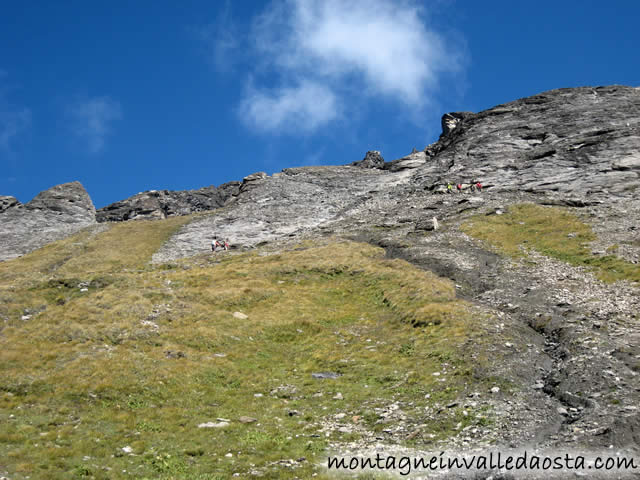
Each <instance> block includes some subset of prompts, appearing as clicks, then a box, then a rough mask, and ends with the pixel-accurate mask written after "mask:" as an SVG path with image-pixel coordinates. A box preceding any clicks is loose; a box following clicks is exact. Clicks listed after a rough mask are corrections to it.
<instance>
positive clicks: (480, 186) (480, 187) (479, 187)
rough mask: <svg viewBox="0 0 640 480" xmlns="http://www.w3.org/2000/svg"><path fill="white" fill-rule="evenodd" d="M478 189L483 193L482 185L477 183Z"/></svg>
mask: <svg viewBox="0 0 640 480" xmlns="http://www.w3.org/2000/svg"><path fill="white" fill-rule="evenodd" d="M476 189H477V190H478V191H479V192H481V191H482V184H481V183H480V182H478V183H476Z"/></svg>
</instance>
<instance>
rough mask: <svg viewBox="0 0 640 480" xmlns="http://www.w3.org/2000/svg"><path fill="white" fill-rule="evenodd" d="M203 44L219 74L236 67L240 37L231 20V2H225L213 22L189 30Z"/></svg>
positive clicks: (240, 43) (238, 57)
mask: <svg viewBox="0 0 640 480" xmlns="http://www.w3.org/2000/svg"><path fill="white" fill-rule="evenodd" d="M191 30H192V32H193V33H195V36H196V37H198V38H199V39H200V41H202V42H203V43H204V46H205V49H206V55H207V58H208V60H209V61H210V62H211V64H212V65H213V67H214V68H215V69H216V70H217V71H219V72H224V73H227V72H230V71H231V70H233V69H234V67H235V66H236V65H237V63H238V61H239V59H240V58H241V55H238V51H239V50H240V49H241V45H242V35H241V34H240V31H239V29H238V27H237V26H236V23H235V21H234V20H233V15H232V10H231V1H230V0H226V1H225V3H224V7H222V9H221V10H220V12H219V14H218V16H217V17H216V18H215V20H214V21H213V22H212V23H210V24H208V25H206V26H203V27H196V28H193V29H191Z"/></svg>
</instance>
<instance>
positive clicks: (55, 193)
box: [25, 182, 96, 222]
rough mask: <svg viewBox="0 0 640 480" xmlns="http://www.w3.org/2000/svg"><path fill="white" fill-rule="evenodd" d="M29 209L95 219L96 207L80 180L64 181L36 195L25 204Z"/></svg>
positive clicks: (77, 218)
mask: <svg viewBox="0 0 640 480" xmlns="http://www.w3.org/2000/svg"><path fill="white" fill-rule="evenodd" d="M25 206H26V207H27V209H28V210H40V211H43V212H46V211H51V212H57V213H59V214H62V215H67V216H69V217H73V218H74V219H75V220H80V219H84V220H86V221H89V222H93V221H94V220H95V214H96V209H95V207H94V206H93V202H92V201H91V198H90V197H89V194H88V193H87V191H86V190H85V189H84V187H83V186H82V184H81V183H80V182H70V183H63V184H61V185H56V186H55V187H51V188H50V189H49V190H45V191H43V192H40V193H39V194H38V195H36V196H35V197H34V198H33V200H31V201H30V202H29V203H27V204H26V205H25Z"/></svg>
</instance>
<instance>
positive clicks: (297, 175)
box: [154, 166, 398, 262]
mask: <svg viewBox="0 0 640 480" xmlns="http://www.w3.org/2000/svg"><path fill="white" fill-rule="evenodd" d="M397 178H398V177H397V175H392V174H389V173H387V172H384V171H381V170H377V169H360V168H356V167H350V166H344V167H301V168H287V169H285V170H283V171H282V173H281V174H280V175H278V176H273V177H266V175H265V176H262V175H258V176H257V177H255V178H253V179H250V181H249V182H247V183H248V184H250V185H251V187H250V188H249V189H246V188H241V193H240V195H238V197H237V198H236V199H235V200H234V201H232V202H230V203H228V204H227V205H226V206H225V207H224V208H223V209H221V210H220V211H219V213H216V214H215V215H211V216H209V217H204V218H202V219H198V220H196V221H194V222H191V223H189V224H188V225H185V226H184V227H183V228H182V229H181V230H180V231H179V232H178V233H177V234H176V235H175V236H174V237H173V238H172V239H171V240H170V241H169V242H168V243H167V244H166V245H165V246H164V247H163V248H162V249H161V250H160V251H159V252H157V253H156V255H154V261H157V262H161V261H166V260H170V259H173V258H179V257H184V256H190V255H195V254H197V253H202V252H205V251H208V249H209V248H210V247H209V242H210V241H211V238H212V237H213V236H214V235H216V236H217V237H219V238H220V237H222V238H229V239H230V240H231V246H232V248H233V247H236V248H240V247H245V248H250V247H253V246H256V245H259V244H262V243H265V242H275V241H278V240H280V239H287V238H289V237H294V236H297V235H300V234H301V233H303V232H307V231H310V230H311V229H314V228H317V227H319V226H321V225H322V224H324V223H325V222H331V221H333V220H335V219H337V218H341V216H342V213H343V212H344V211H347V210H349V209H350V208H352V207H353V205H355V204H358V203H360V202H362V201H363V200H364V199H366V198H370V197H371V193H370V191H374V190H376V189H377V188H381V186H383V185H390V184H392V183H393V181H394V179H395V180H397Z"/></svg>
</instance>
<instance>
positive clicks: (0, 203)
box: [0, 195, 22, 213]
mask: <svg viewBox="0 0 640 480" xmlns="http://www.w3.org/2000/svg"><path fill="white" fill-rule="evenodd" d="M18 205H22V204H21V203H20V202H19V201H18V199H17V198H15V197H10V196H8V195H0V213H2V212H4V211H5V210H6V209H8V208H11V207H16V206H18Z"/></svg>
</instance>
